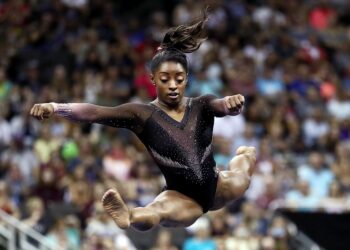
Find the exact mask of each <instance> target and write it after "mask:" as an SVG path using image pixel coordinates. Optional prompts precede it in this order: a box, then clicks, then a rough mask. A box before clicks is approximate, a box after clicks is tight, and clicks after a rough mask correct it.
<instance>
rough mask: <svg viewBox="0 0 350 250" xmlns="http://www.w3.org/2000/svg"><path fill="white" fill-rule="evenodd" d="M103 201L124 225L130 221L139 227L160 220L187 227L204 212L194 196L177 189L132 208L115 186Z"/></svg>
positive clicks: (166, 223) (148, 225) (168, 225)
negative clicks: (144, 205) (142, 205)
mask: <svg viewBox="0 0 350 250" xmlns="http://www.w3.org/2000/svg"><path fill="white" fill-rule="evenodd" d="M102 203H103V206H104V208H105V210H106V211H107V213H108V214H109V215H110V216H111V217H112V218H113V220H114V221H115V223H116V224H117V225H118V226H119V227H120V228H122V229H126V228H128V227H129V226H130V225H131V226H132V227H134V228H136V229H138V230H140V231H145V230H149V229H151V228H152V227H154V226H156V225H158V224H161V225H162V226H165V227H187V226H190V225H191V224H193V223H194V222H195V221H196V220H197V219H198V218H199V217H200V216H201V215H202V214H203V210H202V207H201V206H200V205H199V204H198V203H197V202H195V201H194V200H193V199H191V198H189V197H187V196H186V195H183V194H181V193H179V192H177V191H174V190H166V191H163V192H162V193H160V194H159V195H158V196H157V197H156V198H155V200H154V201H153V202H152V203H150V204H148V205H147V206H146V207H137V208H132V209H129V208H128V207H127V206H126V205H125V203H124V201H123V200H122V198H121V196H120V194H119V193H118V191H117V190H115V189H110V190H108V191H107V192H106V193H105V194H104V196H103V198H102Z"/></svg>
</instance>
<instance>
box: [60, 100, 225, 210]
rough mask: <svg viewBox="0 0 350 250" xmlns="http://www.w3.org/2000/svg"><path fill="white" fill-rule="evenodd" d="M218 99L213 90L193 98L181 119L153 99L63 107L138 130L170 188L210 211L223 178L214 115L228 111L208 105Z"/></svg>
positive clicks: (72, 115) (73, 113)
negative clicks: (216, 151)
mask: <svg viewBox="0 0 350 250" xmlns="http://www.w3.org/2000/svg"><path fill="white" fill-rule="evenodd" d="M214 99H217V98H216V97H215V96H213V95H205V96H200V97H197V98H188V99H187V105H186V110H185V114H184V116H183V119H182V121H180V122H178V121H176V120H174V119H173V118H171V117H170V116H169V115H168V114H166V112H165V111H163V110H162V109H161V108H159V107H157V106H155V105H153V104H137V103H128V104H124V105H120V106H118V107H113V108H104V109H98V108H97V106H94V105H90V104H85V105H88V106H82V105H81V104H72V105H71V106H69V112H68V113H67V112H66V110H64V112H63V113H66V114H69V115H68V116H69V117H68V116H67V117H68V118H71V119H74V120H79V121H84V120H86V121H93V122H98V123H101V124H105V125H109V126H114V127H123V128H128V129H130V130H132V131H133V132H135V134H136V135H137V136H138V137H139V139H140V140H141V141H142V142H143V143H144V145H145V146H146V148H147V150H148V151H149V153H150V154H151V156H152V157H153V159H154V160H155V162H156V163H157V165H158V166H159V168H160V170H161V172H162V173H163V175H164V177H165V180H166V185H167V187H166V188H167V189H168V190H176V191H178V192H180V193H182V194H184V195H187V196H188V197H191V198H192V199H194V200H195V201H196V202H197V203H198V204H200V206H201V207H202V208H203V212H207V211H208V210H209V209H210V208H211V207H212V205H213V202H214V197H215V192H216V186H217V180H218V171H217V169H216V163H215V160H214V157H213V151H212V132H213V125H214V116H223V115H226V114H228V113H227V110H224V109H225V107H224V105H222V108H221V106H220V108H217V109H218V110H216V113H215V114H214V111H213V110H212V107H210V106H209V103H210V101H211V100H214ZM83 105H84V104H83ZM62 110H63V109H62ZM63 113H62V114H61V115H64V114H63ZM97 114H98V115H97ZM64 116H65V115H64ZM99 117H102V118H101V119H99Z"/></svg>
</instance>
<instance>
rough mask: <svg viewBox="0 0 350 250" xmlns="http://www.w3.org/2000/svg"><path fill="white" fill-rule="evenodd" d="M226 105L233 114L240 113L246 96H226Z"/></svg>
mask: <svg viewBox="0 0 350 250" xmlns="http://www.w3.org/2000/svg"><path fill="white" fill-rule="evenodd" d="M224 100H225V106H226V108H227V109H228V110H229V111H230V113H231V115H238V114H240V113H241V112H242V111H243V106H244V101H245V99H244V96H243V95H240V94H238V95H232V96H226V97H225V98H224Z"/></svg>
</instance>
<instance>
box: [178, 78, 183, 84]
mask: <svg viewBox="0 0 350 250" xmlns="http://www.w3.org/2000/svg"><path fill="white" fill-rule="evenodd" d="M184 80H185V79H183V78H177V79H176V82H177V83H183V81H184Z"/></svg>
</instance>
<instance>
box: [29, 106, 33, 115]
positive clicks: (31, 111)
mask: <svg viewBox="0 0 350 250" xmlns="http://www.w3.org/2000/svg"><path fill="white" fill-rule="evenodd" d="M33 109H34V106H33V107H32V108H31V109H30V111H29V115H33Z"/></svg>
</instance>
